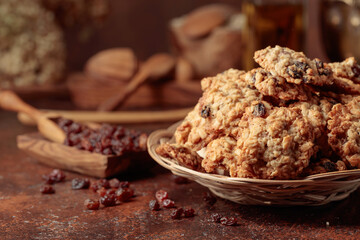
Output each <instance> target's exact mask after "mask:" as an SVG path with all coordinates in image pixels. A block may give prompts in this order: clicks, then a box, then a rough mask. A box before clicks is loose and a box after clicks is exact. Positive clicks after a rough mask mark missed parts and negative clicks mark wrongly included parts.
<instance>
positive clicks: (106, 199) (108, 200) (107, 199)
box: [100, 194, 116, 207]
mask: <svg viewBox="0 0 360 240" xmlns="http://www.w3.org/2000/svg"><path fill="white" fill-rule="evenodd" d="M100 203H101V204H102V205H104V206H105V207H110V206H114V205H115V204H116V197H115V195H111V194H110V195H105V196H103V197H101V198H100Z"/></svg>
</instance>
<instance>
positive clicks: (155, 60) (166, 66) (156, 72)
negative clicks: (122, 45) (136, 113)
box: [98, 53, 175, 111]
mask: <svg viewBox="0 0 360 240" xmlns="http://www.w3.org/2000/svg"><path fill="white" fill-rule="evenodd" d="M174 67H175V59H174V57H173V56H171V55H169V54H167V53H158V54H155V55H153V56H151V57H150V58H149V59H148V60H147V61H146V62H144V64H143V65H142V66H141V67H140V69H139V72H138V73H137V74H136V75H135V76H134V78H133V79H132V80H131V81H130V82H129V84H128V85H127V86H126V87H125V89H124V90H123V92H120V93H119V94H116V95H114V96H111V97H110V98H108V99H107V100H105V101H104V102H103V103H101V104H100V106H99V107H98V110H100V111H111V110H114V109H116V108H117V107H119V106H121V104H123V103H124V102H125V100H126V99H127V98H128V97H129V96H130V95H131V94H132V93H133V92H135V91H136V90H137V89H138V88H139V87H140V86H141V85H142V84H144V83H145V82H146V81H149V80H151V81H156V80H158V79H160V78H162V77H164V76H166V75H168V74H169V73H170V71H172V70H173V69H174Z"/></svg>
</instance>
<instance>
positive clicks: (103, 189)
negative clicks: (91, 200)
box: [96, 188, 107, 197]
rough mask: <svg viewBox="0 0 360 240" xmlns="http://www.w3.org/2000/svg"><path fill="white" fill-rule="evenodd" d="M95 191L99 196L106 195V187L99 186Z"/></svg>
mask: <svg viewBox="0 0 360 240" xmlns="http://www.w3.org/2000/svg"><path fill="white" fill-rule="evenodd" d="M96 192H97V194H99V195H100V197H104V196H105V195H106V192H107V189H106V188H100V189H99V190H97V191H96Z"/></svg>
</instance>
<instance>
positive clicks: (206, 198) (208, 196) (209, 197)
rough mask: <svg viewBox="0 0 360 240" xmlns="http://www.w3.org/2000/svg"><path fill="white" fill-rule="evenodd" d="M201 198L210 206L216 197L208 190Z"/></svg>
mask: <svg viewBox="0 0 360 240" xmlns="http://www.w3.org/2000/svg"><path fill="white" fill-rule="evenodd" d="M203 199H204V201H205V202H206V204H207V205H209V206H212V205H214V204H215V203H216V198H215V197H214V196H213V195H212V194H211V193H209V192H207V193H205V194H204V197H203Z"/></svg>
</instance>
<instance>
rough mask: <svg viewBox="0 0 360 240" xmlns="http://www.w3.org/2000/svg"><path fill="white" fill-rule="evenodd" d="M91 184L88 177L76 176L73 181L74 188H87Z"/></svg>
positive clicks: (72, 186)
mask: <svg viewBox="0 0 360 240" xmlns="http://www.w3.org/2000/svg"><path fill="white" fill-rule="evenodd" d="M89 186H90V180H89V179H88V178H74V179H73V180H72V181H71V188H72V189H87V188H89Z"/></svg>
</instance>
